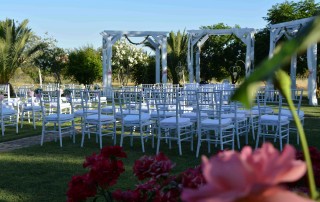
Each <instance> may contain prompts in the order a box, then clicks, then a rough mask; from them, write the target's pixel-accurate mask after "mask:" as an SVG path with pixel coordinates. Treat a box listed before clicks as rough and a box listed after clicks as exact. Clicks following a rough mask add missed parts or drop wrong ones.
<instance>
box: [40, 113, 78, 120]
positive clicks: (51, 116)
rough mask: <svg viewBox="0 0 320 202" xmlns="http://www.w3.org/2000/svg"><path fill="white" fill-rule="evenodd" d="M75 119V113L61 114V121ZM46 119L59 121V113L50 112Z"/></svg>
mask: <svg viewBox="0 0 320 202" xmlns="http://www.w3.org/2000/svg"><path fill="white" fill-rule="evenodd" d="M72 119H74V115H73V114H60V119H59V120H60V121H71V120H72ZM45 120H46V121H55V122H57V121H59V120H58V114H49V115H48V116H46V117H45Z"/></svg>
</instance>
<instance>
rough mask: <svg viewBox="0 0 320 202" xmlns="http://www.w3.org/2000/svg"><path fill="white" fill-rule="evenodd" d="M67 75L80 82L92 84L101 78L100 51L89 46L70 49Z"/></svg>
mask: <svg viewBox="0 0 320 202" xmlns="http://www.w3.org/2000/svg"><path fill="white" fill-rule="evenodd" d="M67 75H69V76H72V78H73V79H74V80H76V81H77V82H78V83H80V84H85V85H88V84H92V83H93V82H94V81H97V80H99V79H100V80H101V78H102V61H101V55H100V52H98V51H96V50H95V49H93V48H91V47H84V48H81V49H77V50H74V51H71V52H70V54H69V63H68V68H67Z"/></svg>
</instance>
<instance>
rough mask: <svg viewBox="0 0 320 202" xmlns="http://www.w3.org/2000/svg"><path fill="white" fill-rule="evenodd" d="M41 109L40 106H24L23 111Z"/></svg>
mask: <svg viewBox="0 0 320 202" xmlns="http://www.w3.org/2000/svg"><path fill="white" fill-rule="evenodd" d="M32 110H33V111H41V106H26V107H24V108H23V111H32Z"/></svg>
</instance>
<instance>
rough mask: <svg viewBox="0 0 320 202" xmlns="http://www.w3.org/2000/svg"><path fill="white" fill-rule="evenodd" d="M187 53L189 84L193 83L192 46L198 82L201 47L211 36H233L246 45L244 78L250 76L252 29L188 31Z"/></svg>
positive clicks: (252, 54)
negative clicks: (194, 51)
mask: <svg viewBox="0 0 320 202" xmlns="http://www.w3.org/2000/svg"><path fill="white" fill-rule="evenodd" d="M187 32H188V53H187V64H188V71H189V82H190V83H193V82H194V74H193V72H194V59H193V58H194V53H193V50H194V46H196V48H197V50H196V62H195V63H196V64H195V66H196V80H195V81H196V82H197V83H199V82H200V52H201V47H202V45H203V44H204V43H205V42H206V40H207V39H208V38H209V36H211V35H230V34H234V35H235V36H237V37H238V38H239V39H240V40H241V41H242V42H243V43H244V44H246V46H247V49H246V60H245V69H246V76H248V75H249V74H250V72H251V71H252V70H253V66H254V34H255V29H253V28H232V29H203V30H188V31H187Z"/></svg>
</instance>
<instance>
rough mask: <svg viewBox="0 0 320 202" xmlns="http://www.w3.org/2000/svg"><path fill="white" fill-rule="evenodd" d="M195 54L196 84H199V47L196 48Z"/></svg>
mask: <svg viewBox="0 0 320 202" xmlns="http://www.w3.org/2000/svg"><path fill="white" fill-rule="evenodd" d="M197 49H198V50H197V52H196V83H200V51H201V49H200V47H199V46H198V47H197Z"/></svg>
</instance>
